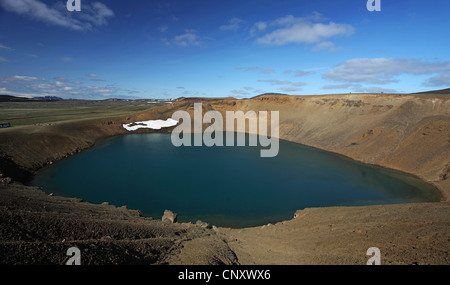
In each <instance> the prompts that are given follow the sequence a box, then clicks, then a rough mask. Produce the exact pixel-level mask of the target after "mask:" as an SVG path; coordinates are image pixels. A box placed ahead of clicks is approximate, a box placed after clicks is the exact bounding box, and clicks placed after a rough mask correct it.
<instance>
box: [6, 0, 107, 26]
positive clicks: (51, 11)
mask: <svg viewBox="0 0 450 285" xmlns="http://www.w3.org/2000/svg"><path fill="white" fill-rule="evenodd" d="M0 5H1V6H2V7H3V8H4V9H5V10H7V11H9V12H13V13H16V14H19V15H22V16H25V17H27V18H30V19H32V20H35V21H40V22H44V23H47V24H51V25H55V26H60V27H64V28H68V29H71V30H79V31H80V30H91V29H93V28H94V27H98V26H102V25H106V24H107V18H110V17H113V16H114V12H113V11H112V10H111V9H110V8H108V7H107V6H106V5H105V4H102V3H100V2H93V3H86V2H84V3H83V5H82V11H83V12H82V13H67V9H66V4H65V2H64V1H61V2H57V3H55V4H54V5H53V6H52V7H49V6H48V5H47V4H45V3H43V2H41V1H39V0H2V1H0Z"/></svg>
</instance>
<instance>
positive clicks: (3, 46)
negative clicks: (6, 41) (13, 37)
mask: <svg viewBox="0 0 450 285" xmlns="http://www.w3.org/2000/svg"><path fill="white" fill-rule="evenodd" d="M0 48H1V49H6V50H14V49H13V48H10V47H7V46H5V45H2V44H0Z"/></svg>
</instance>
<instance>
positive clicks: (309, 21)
mask: <svg viewBox="0 0 450 285" xmlns="http://www.w3.org/2000/svg"><path fill="white" fill-rule="evenodd" d="M319 21H320V22H319ZM322 21H323V17H322V16H321V15H320V14H318V13H316V14H314V15H313V16H311V17H294V16H292V15H288V16H285V17H282V18H279V19H276V20H274V21H272V22H270V23H269V24H267V23H266V22H258V23H257V24H255V25H254V27H253V28H252V30H251V31H250V34H251V35H255V33H256V32H258V31H264V32H266V31H267V30H268V29H267V28H268V27H269V28H271V29H270V30H271V31H269V32H268V33H266V34H264V35H262V36H259V37H258V38H257V39H256V42H257V43H259V44H263V45H273V46H281V45H285V44H290V43H299V44H316V43H320V42H324V41H327V40H328V39H329V38H332V37H336V36H349V35H351V34H353V32H354V28H353V27H352V26H351V25H348V24H339V23H334V22H328V23H322Z"/></svg>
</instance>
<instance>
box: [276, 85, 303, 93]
mask: <svg viewBox="0 0 450 285" xmlns="http://www.w3.org/2000/svg"><path fill="white" fill-rule="evenodd" d="M278 89H280V90H281V91H283V92H287V93H288V92H297V91H301V90H302V88H298V87H290V86H283V87H280V88H278Z"/></svg>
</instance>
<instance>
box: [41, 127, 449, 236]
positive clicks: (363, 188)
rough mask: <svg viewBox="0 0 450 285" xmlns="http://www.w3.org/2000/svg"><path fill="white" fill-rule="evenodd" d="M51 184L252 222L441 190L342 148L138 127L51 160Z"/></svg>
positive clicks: (152, 208)
mask: <svg viewBox="0 0 450 285" xmlns="http://www.w3.org/2000/svg"><path fill="white" fill-rule="evenodd" d="M33 183H34V184H35V185H39V186H41V187H43V188H44V190H45V191H46V192H48V193H50V192H52V193H54V194H57V195H62V196H68V197H79V198H83V199H84V200H85V201H89V202H93V203H102V202H105V201H107V202H109V203H110V204H113V205H117V206H122V205H127V207H128V208H130V209H139V210H141V212H142V213H143V214H144V215H146V216H151V217H154V218H157V219H159V218H161V216H162V214H163V212H164V210H165V209H169V210H172V211H174V212H176V213H177V214H178V217H179V221H181V222H194V223H195V222H196V221H197V220H198V219H200V220H202V221H205V222H208V223H210V224H213V225H216V226H229V227H244V226H256V225H262V224H267V223H269V222H271V223H273V222H278V221H281V220H285V219H290V218H292V216H293V214H294V213H295V211H296V210H299V209H303V208H306V207H325V206H355V205H375V204H392V203H410V202H430V201H438V200H439V199H440V197H441V196H440V194H439V192H438V191H437V190H436V189H435V188H433V187H431V186H430V185H428V184H426V183H424V182H422V181H421V180H419V179H417V178H415V177H413V176H410V175H407V174H404V173H400V172H396V171H392V170H388V169H384V168H380V167H374V166H369V165H364V164H361V163H357V162H355V161H352V160H350V159H346V158H344V157H342V156H339V155H336V154H333V153H329V152H325V151H321V150H317V149H314V148H310V147H306V146H302V145H299V144H295V143H290V142H286V141H280V148H279V154H278V156H277V157H274V158H261V157H260V147H206V146H204V147H179V148H177V147H174V146H173V145H172V143H171V140H170V135H169V134H130V135H125V136H121V137H114V138H110V139H107V140H105V141H103V142H102V143H100V144H99V145H97V146H96V147H94V148H92V149H90V150H88V151H86V152H83V153H81V154H78V155H76V156H73V157H71V158H68V159H66V160H63V161H60V162H58V163H56V164H54V165H53V166H52V167H50V168H47V169H45V170H44V171H42V172H41V173H40V174H39V175H37V176H36V177H35V180H34V182H33Z"/></svg>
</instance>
